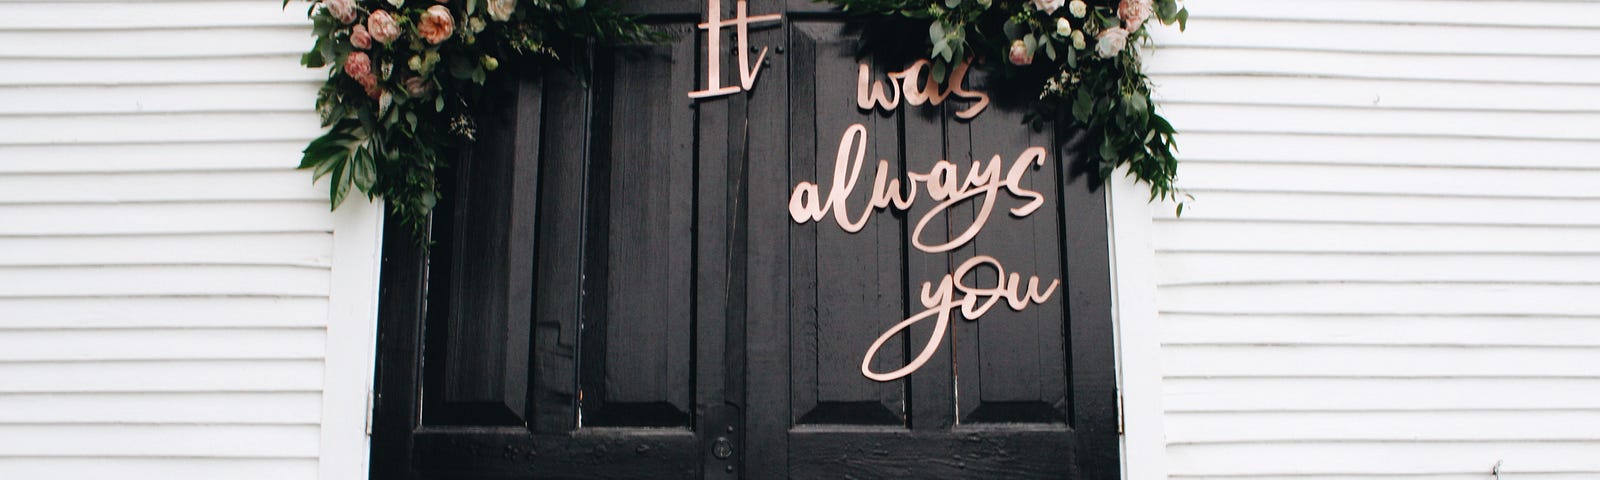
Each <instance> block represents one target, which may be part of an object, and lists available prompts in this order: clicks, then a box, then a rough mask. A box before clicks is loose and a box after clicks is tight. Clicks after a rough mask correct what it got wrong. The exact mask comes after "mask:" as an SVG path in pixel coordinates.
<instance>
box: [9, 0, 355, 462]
mask: <svg viewBox="0 0 1600 480" xmlns="http://www.w3.org/2000/svg"><path fill="white" fill-rule="evenodd" d="M304 5H305V4H303V3H299V2H296V3H295V4H293V5H291V8H290V10H289V11H287V12H285V11H283V10H281V9H280V5H279V2H276V1H260V0H240V1H135V0H124V1H103V2H78V1H68V2H64V1H57V0H52V1H12V0H0V72H4V73H0V478H4V479H18V480H31V479H104V478H141V479H160V480H175V479H197V480H198V479H206V480H210V479H230V480H240V479H261V480H293V479H313V478H317V477H318V475H319V466H320V463H321V462H320V460H321V458H322V457H323V455H324V453H323V452H325V451H327V450H328V448H327V447H328V446H327V445H324V442H325V441H326V439H327V438H339V439H340V440H339V441H340V442H346V441H347V439H348V437H349V435H348V434H343V436H338V435H336V436H333V437H329V436H328V435H329V432H328V431H325V429H324V424H325V423H328V422H336V423H339V424H340V425H346V424H347V425H349V426H350V428H346V429H345V430H350V429H352V428H353V429H354V431H355V432H356V433H357V435H359V432H360V425H361V424H362V421H363V419H362V418H361V416H360V409H357V410H356V412H355V413H353V414H352V413H350V412H349V411H348V408H344V407H342V405H348V404H351V403H357V404H364V402H365V400H364V398H359V397H361V394H360V393H359V392H361V391H362V390H363V387H364V382H362V380H361V379H362V378H364V377H365V378H370V376H367V374H366V372H365V370H363V369H360V368H359V367H356V368H352V367H349V366H345V365H338V366H335V365H332V364H330V363H329V362H330V361H331V360H330V358H329V357H330V355H345V356H346V357H348V358H359V357H361V356H366V357H367V358H370V354H369V353H366V352H367V350H360V351H359V352H355V353H351V352H353V350H352V347H350V346H349V345H350V344H351V342H349V341H348V339H340V338H334V339H330V338H329V335H328V333H329V331H330V330H331V329H330V325H329V323H330V320H329V319H330V308H333V307H335V306H336V304H337V303H338V301H334V302H330V291H331V290H334V289H336V288H339V287H336V286H335V277H336V276H337V275H334V272H333V268H334V266H335V262H334V258H335V254H334V252H335V245H336V243H335V241H334V230H335V227H336V225H338V224H339V222H338V220H336V217H335V216H334V215H332V214H330V213H329V212H328V208H327V204H326V201H327V200H326V196H325V192H326V191H325V190H322V189H319V188H314V187H313V186H312V185H311V182H310V177H309V175H308V174H307V173H306V172H302V171H296V170H294V169H293V168H294V166H295V164H296V163H297V160H298V155H299V151H300V149H301V148H303V146H304V145H305V142H306V140H308V139H310V138H312V137H313V136H314V135H316V134H317V132H318V129H317V118H316V115H315V114H314V112H313V111H312V105H311V103H312V101H313V100H314V98H315V95H316V88H317V84H318V79H319V78H320V77H321V75H322V74H321V73H318V72H316V71H311V70H306V69H303V68H299V67H297V66H296V63H297V56H298V53H299V52H300V51H301V50H303V49H305V48H307V47H308V46H309V45H310V40H311V38H310V37H309V28H308V27H307V22H306V20H305V17H304ZM365 235H369V236H370V235H374V233H373V232H371V231H368V232H366V233H365ZM367 243H368V244H367V245H365V246H362V247H361V248H360V249H361V250H365V252H364V253H365V254H366V255H367V256H371V255H373V254H374V253H375V249H374V248H373V247H372V246H371V245H370V244H371V240H370V239H369V241H368V242H367ZM356 244H358V245H359V244H360V242H356ZM358 253H361V252H358ZM357 276H359V275H357ZM347 282H348V280H347ZM357 290H359V289H357ZM359 295H360V293H359V291H355V292H353V296H359ZM347 334H349V335H357V336H360V338H358V339H357V341H356V342H355V343H354V345H356V346H357V347H359V346H360V345H361V344H362V343H370V341H371V339H370V338H371V337H370V333H368V332H367V331H366V330H364V329H362V328H359V324H357V325H356V327H354V328H352V330H350V331H349V332H348V333H347ZM333 343H342V344H343V345H344V346H338V347H336V346H334V345H330V344H333ZM357 349H358V350H359V348H357ZM340 352H344V353H340ZM334 370H341V371H345V372H348V371H352V370H356V371H359V373H356V374H354V375H353V377H354V378H355V379H356V380H355V381H354V382H352V383H351V384H350V385H349V388H350V390H351V391H352V392H356V393H351V392H340V394H339V395H341V396H339V398H342V400H339V403H330V402H329V397H328V396H325V391H324V390H325V386H326V384H327V383H326V382H325V379H324V375H325V374H326V375H332V374H333V373H332V372H333V371H334ZM340 375H342V376H344V377H346V380H345V381H347V382H348V381H349V380H348V378H349V377H351V376H352V375H351V374H349V373H342V374H340ZM349 397H356V398H349ZM329 409H334V410H340V411H339V412H337V414H338V417H337V418H332V417H330V414H329V412H327V410H329ZM344 460H349V459H344ZM362 460H364V458H357V459H355V461H356V464H357V466H359V465H360V461H362ZM347 463H348V462H347ZM349 478H358V477H356V476H351V477H349Z"/></svg>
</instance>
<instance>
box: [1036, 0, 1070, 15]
mask: <svg viewBox="0 0 1600 480" xmlns="http://www.w3.org/2000/svg"><path fill="white" fill-rule="evenodd" d="M1063 3H1066V0H1033V8H1037V9H1039V11H1041V12H1044V13H1056V9H1057V8H1061V4H1063Z"/></svg>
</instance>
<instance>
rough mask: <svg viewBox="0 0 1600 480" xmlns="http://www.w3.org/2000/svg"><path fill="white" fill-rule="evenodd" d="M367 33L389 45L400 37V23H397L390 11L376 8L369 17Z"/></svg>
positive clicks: (379, 41)
mask: <svg viewBox="0 0 1600 480" xmlns="http://www.w3.org/2000/svg"><path fill="white" fill-rule="evenodd" d="M367 34H369V35H372V39H373V40H377V41H378V43H381V44H384V45H388V44H390V43H391V42H394V41H395V39H397V38H400V24H398V23H395V21H394V16H393V15H390V14H389V12H388V11H385V10H375V11H373V12H372V15H370V16H368V17H367Z"/></svg>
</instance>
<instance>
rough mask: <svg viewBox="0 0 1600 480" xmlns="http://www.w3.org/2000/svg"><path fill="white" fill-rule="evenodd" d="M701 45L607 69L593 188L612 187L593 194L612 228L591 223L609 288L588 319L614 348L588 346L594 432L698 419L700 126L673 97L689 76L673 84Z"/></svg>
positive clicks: (625, 57) (646, 49) (592, 242)
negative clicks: (695, 336) (678, 55)
mask: <svg viewBox="0 0 1600 480" xmlns="http://www.w3.org/2000/svg"><path fill="white" fill-rule="evenodd" d="M680 33H683V32H680ZM690 42H692V38H690V37H688V36H687V35H680V36H679V37H678V40H677V41H676V42H674V43H672V44H664V45H648V46H623V47H617V48H616V49H614V50H612V51H610V53H609V54H607V55H606V56H607V57H609V59H608V60H606V61H608V62H609V65H606V66H604V67H603V68H599V69H597V75H603V76H604V77H605V78H601V79H597V80H596V82H595V85H596V87H597V89H598V90H599V91H598V92H597V95H600V96H602V97H603V98H604V99H603V100H602V101H601V103H600V105H601V106H599V107H598V108H597V115H596V117H595V122H596V125H597V128H600V129H604V131H606V132H608V134H607V135H605V136H604V138H601V139H597V140H596V141H597V143H603V144H604V145H601V146H602V147H603V148H599V149H597V150H596V155H595V156H593V157H592V158H591V162H592V170H591V176H592V180H591V185H592V186H595V187H603V188H597V189H596V190H595V191H593V192H591V193H590V198H591V199H594V200H596V202H597V203H595V204H594V210H595V211H596V213H597V214H600V213H603V214H604V220H601V221H603V222H605V223H606V224H605V225H603V227H604V229H603V230H599V229H598V228H597V227H602V226H601V225H596V224H591V225H590V228H591V234H590V237H589V239H588V240H587V241H586V244H587V245H588V246H590V247H592V248H595V250H593V251H590V252H589V253H588V254H587V255H588V256H589V257H590V258H591V259H593V260H595V263H593V264H592V265H594V266H596V267H599V268H600V270H591V272H590V274H589V275H588V277H589V278H591V279H594V285H597V286H598V285H603V290H591V291H589V292H587V293H589V294H590V295H589V296H590V298H592V299H593V300H594V301H604V302H605V309H604V313H603V314H601V315H586V316H585V335H586V336H589V337H590V338H592V339H595V340H598V341H601V342H603V344H597V343H595V342H591V341H588V340H586V342H585V347H586V348H588V347H589V346H591V345H593V346H595V347H596V348H594V349H592V350H589V351H587V352H586V353H585V357H586V360H585V363H586V365H589V364H594V363H591V362H598V365H600V367H599V369H598V371H586V373H585V376H584V395H585V397H584V415H585V417H584V418H585V419H586V421H585V423H586V424H593V425H614V426H623V425H629V426H632V425H639V426H645V425H648V426H667V425H686V422H687V419H688V418H689V414H690V412H691V411H692V410H691V408H692V405H691V403H692V397H691V395H692V388H691V387H692V385H691V384H690V380H689V377H690V369H691V368H692V367H693V363H692V359H691V357H690V353H689V350H690V348H691V347H692V342H691V341H690V333H691V332H692V328H693V327H692V323H693V318H692V317H693V307H694V305H693V297H692V294H693V290H692V288H691V287H692V286H693V278H692V265H691V262H692V260H693V258H694V254H695V251H694V245H693V241H694V238H693V220H694V193H695V192H694V149H693V142H694V125H693V120H694V119H693V111H692V110H691V109H690V108H688V106H687V105H686V104H685V103H684V102H680V101H675V100H676V95H674V93H677V92H676V89H678V88H690V87H691V85H690V84H689V82H688V81H687V79H688V77H687V75H689V73H688V72H685V74H684V75H678V78H679V81H677V82H674V81H673V78H674V76H675V74H674V71H675V70H686V69H688V68H690V67H691V66H692V64H691V63H689V62H674V60H673V57H674V50H681V51H683V53H688V52H687V46H688V45H689V44H690ZM685 91H687V90H685ZM606 105H608V106H606ZM601 201H603V202H606V203H607V204H608V206H606V207H601V206H600V204H599V203H598V202H601ZM601 210H603V212H601ZM602 257H603V263H600V262H601V261H602ZM601 278H603V279H604V280H599V279H601ZM602 282H603V283H602ZM596 381H598V382H599V383H596Z"/></svg>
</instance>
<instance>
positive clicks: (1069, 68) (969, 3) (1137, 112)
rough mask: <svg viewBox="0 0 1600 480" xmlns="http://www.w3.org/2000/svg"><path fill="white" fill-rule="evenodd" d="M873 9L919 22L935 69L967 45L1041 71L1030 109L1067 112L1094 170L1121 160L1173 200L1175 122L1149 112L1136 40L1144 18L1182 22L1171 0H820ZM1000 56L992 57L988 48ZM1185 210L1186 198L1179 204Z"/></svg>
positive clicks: (1016, 68) (879, 15)
mask: <svg viewBox="0 0 1600 480" xmlns="http://www.w3.org/2000/svg"><path fill="white" fill-rule="evenodd" d="M822 1H827V2H830V3H834V4H837V5H840V6H842V7H844V10H845V11H847V12H852V13H857V14H862V15H864V16H868V17H875V18H873V19H884V18H887V17H901V18H906V19H911V20H913V21H918V22H926V23H927V29H928V48H929V51H928V52H929V58H932V59H933V60H934V62H935V63H934V68H933V74H934V75H935V76H936V77H938V78H941V79H942V78H943V77H944V74H945V72H948V71H949V70H950V68H951V67H952V66H953V65H954V64H957V63H960V61H962V60H965V59H966V58H967V57H968V56H969V55H970V56H973V57H976V58H977V59H978V61H977V62H974V64H976V65H979V66H983V67H987V68H991V69H997V70H1001V71H1002V72H1001V73H1003V74H1007V75H1011V76H1019V77H1027V76H1033V77H1034V78H1037V77H1040V76H1042V77H1043V79H1042V81H1041V82H1040V84H1039V85H1040V86H1039V100H1040V101H1039V102H1038V103H1037V104H1035V106H1034V108H1035V110H1034V112H1033V114H1032V115H1030V117H1029V119H1030V121H1031V122H1032V123H1033V125H1034V126H1035V127H1042V126H1043V124H1044V123H1045V121H1046V120H1047V119H1051V118H1064V119H1065V120H1066V121H1067V125H1065V126H1067V127H1069V128H1071V127H1075V128H1081V129H1083V130H1084V131H1085V132H1087V135H1088V141H1087V142H1084V144H1083V147H1082V149H1083V151H1082V152H1080V153H1082V154H1083V156H1084V158H1086V159H1087V160H1088V161H1089V162H1091V165H1092V166H1093V167H1094V168H1096V169H1097V170H1098V172H1099V174H1100V176H1101V178H1106V177H1109V176H1110V175H1111V173H1112V171H1113V170H1115V169H1116V168H1117V167H1118V166H1121V165H1123V164H1127V165H1129V167H1130V168H1129V174H1130V175H1133V176H1134V177H1135V178H1137V179H1138V180H1140V181H1143V182H1146V183H1148V184H1149V185H1150V190H1151V192H1150V193H1151V199H1152V200H1154V199H1157V198H1164V199H1172V200H1178V196H1179V195H1181V192H1180V191H1179V190H1178V189H1177V188H1176V187H1175V186H1174V185H1173V181H1174V180H1175V179H1176V177H1177V168H1178V162H1177V159H1176V158H1175V157H1174V156H1173V154H1172V151H1173V148H1174V146H1175V144H1174V142H1173V134H1174V133H1176V132H1175V131H1174V130H1173V128H1172V124H1170V123H1168V122H1167V120H1166V119H1165V118H1162V117H1161V115H1160V114H1158V113H1156V112H1155V108H1154V106H1155V104H1154V103H1153V102H1152V100H1151V98H1150V84H1149V79H1148V78H1146V77H1145V75H1144V73H1142V72H1141V70H1140V61H1139V52H1138V45H1139V43H1140V42H1141V41H1144V40H1147V39H1148V38H1149V37H1148V32H1147V30H1146V28H1145V27H1146V24H1147V22H1148V21H1149V20H1150V19H1152V18H1154V19H1156V20H1158V21H1160V22H1161V23H1162V24H1165V25H1171V24H1173V23H1177V24H1178V27H1179V29H1182V28H1184V27H1186V26H1187V23H1188V19H1189V11H1188V9H1187V8H1184V7H1182V6H1180V5H1178V0H1071V1H1070V3H1069V2H1067V0H822ZM992 57H998V59H995V58H992ZM1178 212H1179V213H1180V214H1181V213H1182V212H1183V206H1182V204H1180V205H1179V206H1178Z"/></svg>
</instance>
